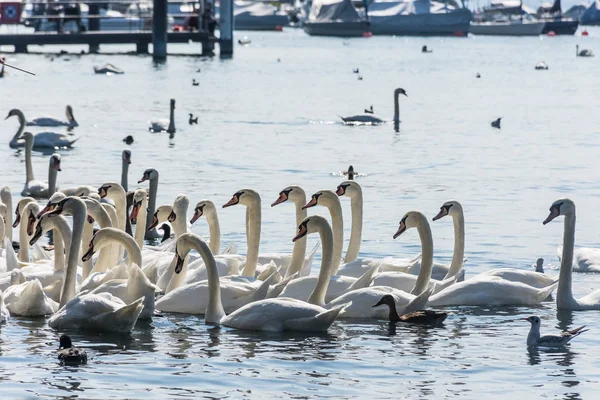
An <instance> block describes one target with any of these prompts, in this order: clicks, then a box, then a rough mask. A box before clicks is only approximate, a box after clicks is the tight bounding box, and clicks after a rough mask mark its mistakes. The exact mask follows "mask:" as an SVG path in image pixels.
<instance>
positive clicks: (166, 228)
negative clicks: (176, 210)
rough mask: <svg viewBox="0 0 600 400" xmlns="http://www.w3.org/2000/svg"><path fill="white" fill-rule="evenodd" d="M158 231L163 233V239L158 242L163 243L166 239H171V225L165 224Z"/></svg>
mask: <svg viewBox="0 0 600 400" xmlns="http://www.w3.org/2000/svg"><path fill="white" fill-rule="evenodd" d="M160 229H161V230H162V231H163V237H162V239H161V240H160V242H161V243H164V242H165V241H166V240H167V239H170V238H171V224H169V223H168V222H165V223H164V224H162V225H161V226H160Z"/></svg>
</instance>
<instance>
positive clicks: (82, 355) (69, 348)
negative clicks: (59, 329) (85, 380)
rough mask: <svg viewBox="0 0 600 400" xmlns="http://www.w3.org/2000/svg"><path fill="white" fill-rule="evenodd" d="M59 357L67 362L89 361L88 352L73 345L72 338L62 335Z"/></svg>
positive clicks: (80, 362)
mask: <svg viewBox="0 0 600 400" xmlns="http://www.w3.org/2000/svg"><path fill="white" fill-rule="evenodd" d="M58 359H59V360H60V361H61V362H63V363H65V364H85V363H87V353H86V352H85V350H83V349H80V348H77V347H73V343H72V342H71V338H70V337H69V336H67V335H62V336H61V337H60V345H59V347H58Z"/></svg>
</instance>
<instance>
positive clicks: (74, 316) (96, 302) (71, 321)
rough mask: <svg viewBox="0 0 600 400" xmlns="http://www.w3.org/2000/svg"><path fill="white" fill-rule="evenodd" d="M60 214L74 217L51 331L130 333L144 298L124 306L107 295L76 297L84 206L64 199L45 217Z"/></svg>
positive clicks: (82, 203) (76, 201)
mask: <svg viewBox="0 0 600 400" xmlns="http://www.w3.org/2000/svg"><path fill="white" fill-rule="evenodd" d="M62 213H65V214H71V215H72V216H73V237H72V243H71V249H70V252H69V260H68V263H67V271H66V275H65V280H64V283H63V289H62V291H61V298H60V309H59V310H58V311H57V312H56V313H55V314H54V315H53V316H52V317H51V318H50V320H49V321H48V325H49V326H50V327H51V328H53V329H61V330H63V329H90V328H91V329H96V330H100V331H115V332H129V331H130V330H131V329H132V328H133V325H135V322H136V321H137V319H138V316H139V315H140V313H141V312H142V308H143V305H142V301H143V300H144V298H143V297H141V298H139V299H137V300H136V301H134V302H132V303H130V304H125V303H124V302H123V301H122V300H120V299H119V298H117V297H114V296H111V295H110V294H104V295H102V296H100V295H96V294H86V295H81V296H76V276H77V260H78V258H79V251H80V248H81V236H82V234H83V227H84V224H85V220H86V215H87V210H86V205H85V203H84V202H83V200H81V199H79V198H76V197H67V198H66V199H63V200H62V201H61V202H60V203H58V204H57V205H56V207H55V208H54V209H53V210H52V211H50V212H49V213H48V216H49V217H51V216H53V215H60V214H62Z"/></svg>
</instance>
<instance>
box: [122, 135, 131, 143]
mask: <svg viewBox="0 0 600 400" xmlns="http://www.w3.org/2000/svg"><path fill="white" fill-rule="evenodd" d="M123 141H124V142H125V144H132V143H133V136H131V135H128V136H127V137H126V138H125V139H123Z"/></svg>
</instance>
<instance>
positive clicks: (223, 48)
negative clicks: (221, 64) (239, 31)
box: [219, 0, 234, 56]
mask: <svg viewBox="0 0 600 400" xmlns="http://www.w3.org/2000/svg"><path fill="white" fill-rule="evenodd" d="M233 23H234V20H233V0H222V1H221V16H220V19H219V33H220V36H219V49H220V55H221V56H231V55H233Z"/></svg>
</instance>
